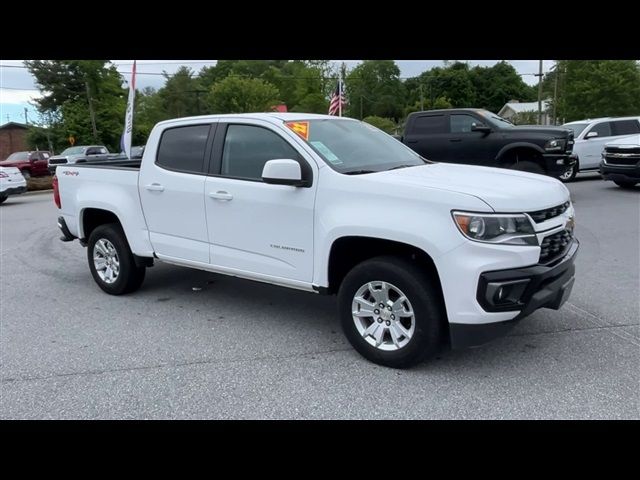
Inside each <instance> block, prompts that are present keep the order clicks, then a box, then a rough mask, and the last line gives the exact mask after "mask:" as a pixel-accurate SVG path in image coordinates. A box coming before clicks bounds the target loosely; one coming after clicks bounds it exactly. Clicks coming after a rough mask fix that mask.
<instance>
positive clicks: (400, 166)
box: [389, 165, 420, 170]
mask: <svg viewBox="0 0 640 480" xmlns="http://www.w3.org/2000/svg"><path fill="white" fill-rule="evenodd" d="M419 166H420V165H398V166H395V167H391V168H390V169H389V170H398V169H399V168H409V167H419Z"/></svg>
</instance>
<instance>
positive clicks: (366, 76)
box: [345, 60, 405, 121]
mask: <svg viewBox="0 0 640 480" xmlns="http://www.w3.org/2000/svg"><path fill="white" fill-rule="evenodd" d="M345 88H346V96H347V100H348V104H347V112H346V114H347V116H349V117H354V118H363V117H368V116H372V115H374V116H378V117H387V118H393V119H394V120H396V121H397V120H399V119H400V118H401V117H402V115H403V105H404V97H405V91H404V85H403V84H402V82H401V81H400V69H399V68H398V66H397V65H396V64H395V62H394V61H393V60H365V61H364V62H362V63H361V64H359V65H358V66H356V67H355V68H354V69H353V70H351V72H349V74H348V75H347V76H346V79H345Z"/></svg>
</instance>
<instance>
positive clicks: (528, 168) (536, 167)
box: [511, 160, 545, 175]
mask: <svg viewBox="0 0 640 480" xmlns="http://www.w3.org/2000/svg"><path fill="white" fill-rule="evenodd" d="M511 169H512V170H520V171H521V172H529V173H537V174H540V175H544V174H545V171H544V168H542V167H541V166H540V164H538V163H536V162H531V161H529V160H523V161H521V162H518V163H515V164H513V165H512V166H511Z"/></svg>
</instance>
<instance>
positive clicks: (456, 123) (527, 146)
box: [401, 108, 575, 178]
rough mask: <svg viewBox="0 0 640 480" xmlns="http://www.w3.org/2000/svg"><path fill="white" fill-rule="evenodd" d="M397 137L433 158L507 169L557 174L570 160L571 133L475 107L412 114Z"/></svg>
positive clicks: (572, 159)
mask: <svg viewBox="0 0 640 480" xmlns="http://www.w3.org/2000/svg"><path fill="white" fill-rule="evenodd" d="M401 141H402V142H403V143H404V144H406V145H407V146H408V147H410V148H411V149H413V150H415V151H416V152H417V153H419V154H420V155H422V156H423V157H425V158H427V159H429V160H433V161H435V162H450V163H465V164H470V165H479V166H485V167H501V168H511V169H514V170H522V171H526V172H532V173H539V174H542V175H549V176H552V177H556V178H558V177H559V176H560V175H562V174H563V173H564V172H565V171H566V170H567V168H569V167H570V166H571V165H572V164H573V163H575V158H573V157H572V156H571V151H572V149H573V132H572V131H570V130H568V129H565V128H561V127H544V126H530V127H529V126H516V125H513V124H512V123H511V122H509V121H507V120H505V119H503V118H500V117H499V116H497V115H495V114H493V113H491V112H489V111H487V110H482V109H475V108H455V109H448V110H430V111H425V112H414V113H411V114H410V115H409V117H408V118H407V124H406V127H405V131H404V135H403V136H402V137H401Z"/></svg>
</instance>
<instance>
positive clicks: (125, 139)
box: [121, 60, 136, 158]
mask: <svg viewBox="0 0 640 480" xmlns="http://www.w3.org/2000/svg"><path fill="white" fill-rule="evenodd" d="M135 97H136V61H135V60H134V61H133V69H132V70H131V80H130V81H129V98H128V100H127V112H126V113H125V117H124V133H123V134H122V145H121V147H122V150H123V151H124V153H125V154H126V155H127V158H131V135H132V133H133V102H134V100H135Z"/></svg>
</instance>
